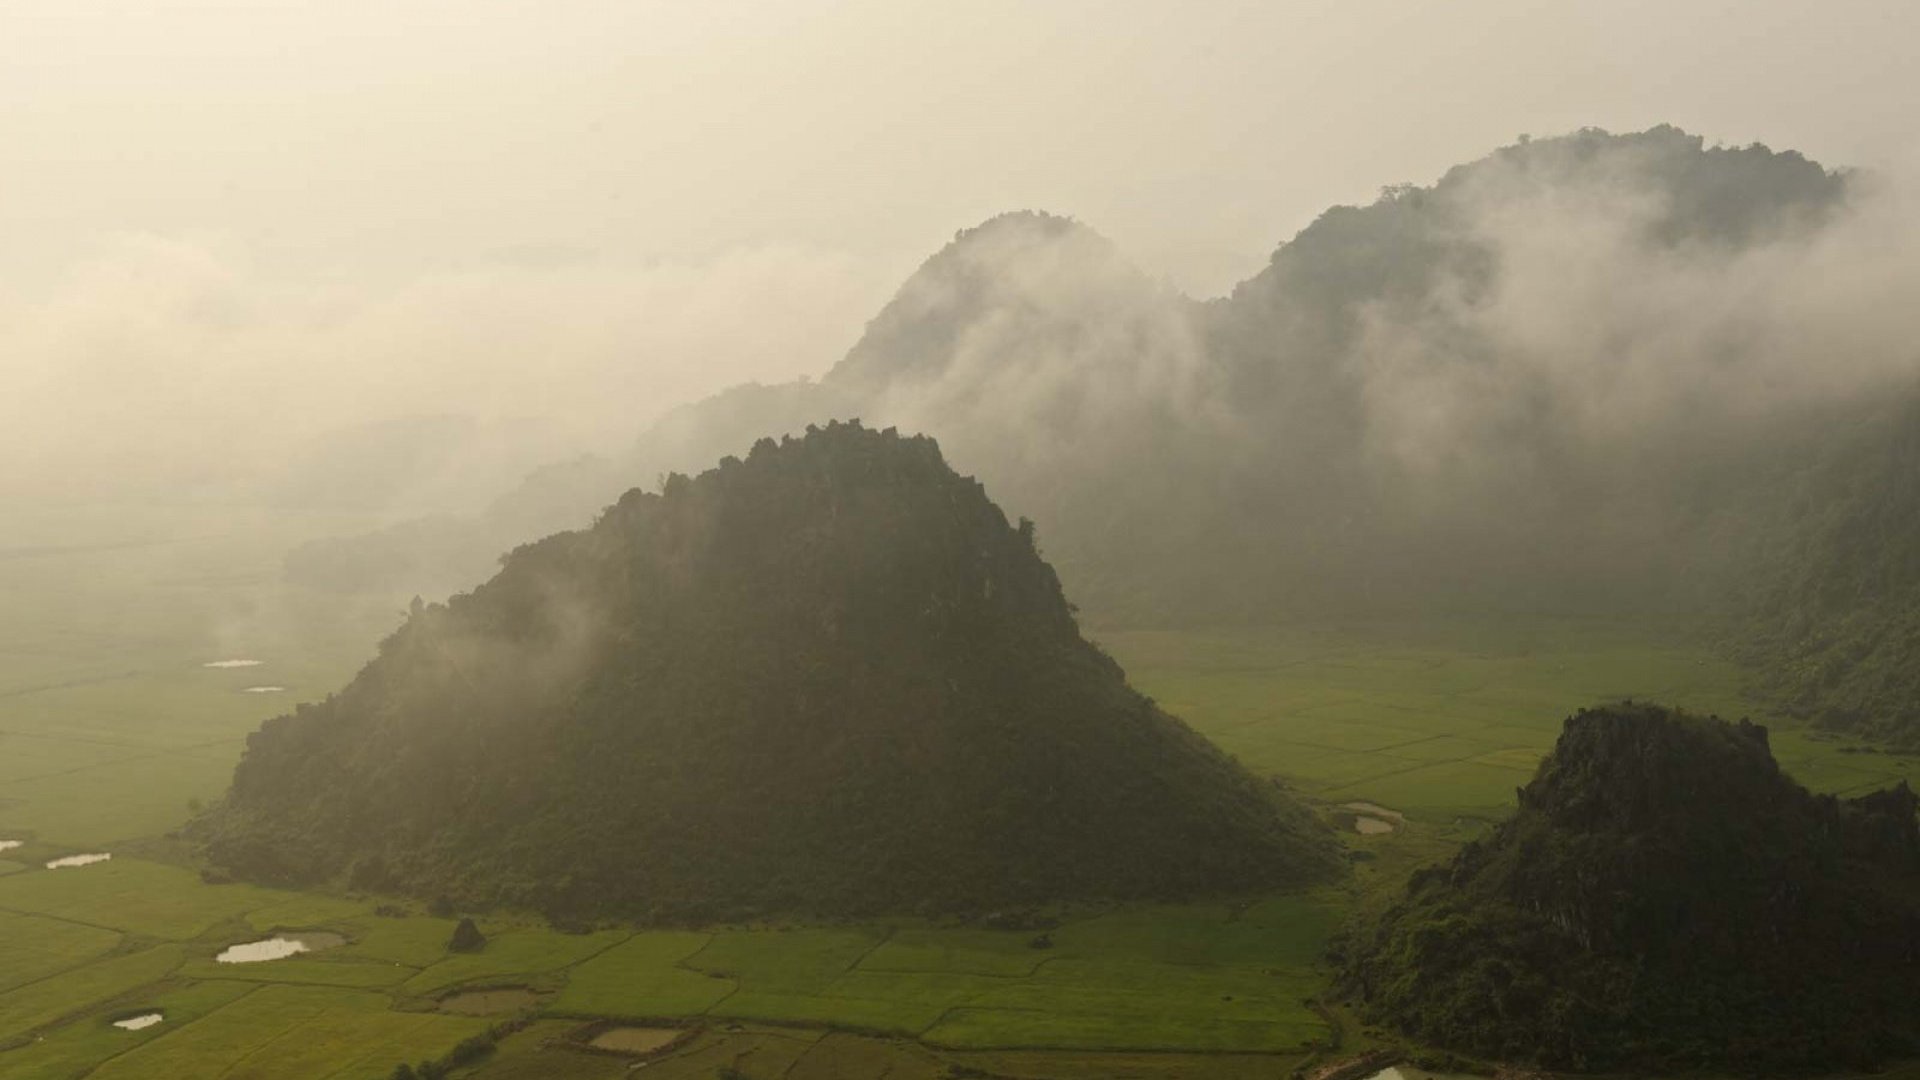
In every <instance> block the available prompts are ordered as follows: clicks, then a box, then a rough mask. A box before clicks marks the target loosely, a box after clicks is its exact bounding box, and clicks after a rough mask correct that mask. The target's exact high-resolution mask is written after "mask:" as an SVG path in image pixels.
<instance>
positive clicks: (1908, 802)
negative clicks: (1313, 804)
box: [1345, 704, 1920, 1072]
mask: <svg viewBox="0 0 1920 1080" xmlns="http://www.w3.org/2000/svg"><path fill="white" fill-rule="evenodd" d="M1917 805H1920V799H1916V797H1915V796H1914V794H1913V793H1912V791H1911V790H1909V789H1908V788H1907V787H1906V786H1905V785H1904V784H1903V785H1901V786H1899V787H1896V788H1892V789H1887V790H1883V791H1878V792H1874V793H1872V794H1869V795H1864V796H1861V797H1859V798H1856V799H1852V800H1837V799H1834V798H1832V797H1830V796H1816V795H1813V794H1811V793H1809V792H1808V791H1807V790H1806V789H1805V788H1802V787H1800V786H1799V785H1798V784H1796V783H1794V782H1793V781H1792V780H1791V779H1790V778H1788V777H1787V776H1786V775H1785V774H1783V773H1782V772H1781V771H1780V769H1779V768H1778V766H1777V765H1776V763H1775V762H1774V759H1773V756H1772V754H1771V752H1770V750H1769V748H1768V736H1767V729H1766V728H1764V727H1761V726H1758V725H1755V724H1752V723H1749V722H1747V721H1741V722H1740V723H1739V724H1729V723H1726V722H1724V721H1721V720H1718V719H1709V718H1701V717H1697V716H1693V715H1690V714H1686V713H1680V712H1674V711H1670V710H1668V709H1665V708H1662V707H1659V706H1653V705H1633V704H1623V705H1615V706H1608V707H1605V708H1601V709H1595V710H1591V711H1583V712H1581V713H1579V714H1576V715H1575V716H1573V717H1571V718H1569V719H1568V720H1567V722H1566V729H1565V732H1564V734H1563V735H1562V736H1561V738H1560V741H1559V743H1558V744H1557V745H1556V746H1555V747H1554V750H1553V753H1552V754H1551V755H1549V756H1548V757H1547V759H1546V760H1545V761H1544V762H1543V763H1542V764H1541V766H1540V769H1539V772H1538V773H1537V774H1536V775H1535V777H1534V779H1533V780H1532V781H1531V782H1530V783H1529V784H1528V785H1527V786H1526V787H1525V788H1522V789H1521V791H1520V793H1519V808H1518V810H1517V812H1516V813H1515V814H1514V816H1513V817H1512V818H1510V819H1509V820H1507V821H1505V822H1503V823H1502V824H1501V825H1499V826H1498V827H1497V828H1496V829H1495V830H1494V831H1493V833H1492V834H1491V835H1489V836H1487V837H1485V838H1483V839H1480V840H1476V841H1474V842H1472V843H1469V844H1468V845H1467V846H1466V847H1465V848H1464V849H1463V850H1461V851H1460V853H1459V854H1458V855H1456V856H1455V857H1454V858H1453V859H1452V860H1451V861H1450V862H1448V863H1447V864H1445V865H1443V866H1438V867H1434V868H1431V869H1428V870H1423V871H1421V872H1420V873H1418V874H1416V875H1414V877H1413V879H1412V882H1411V884H1410V885H1409V888H1408V893H1407V897H1406V900H1405V901H1404V903H1402V904H1400V905H1398V906H1396V907H1394V908H1393V909H1392V910H1390V911H1388V912H1387V913H1386V914H1385V915H1384V916H1383V917H1381V918H1380V919H1379V920H1378V921H1377V922H1375V923H1373V924H1371V925H1366V926H1363V927H1362V928H1360V929H1359V930H1357V931H1356V932H1355V933H1354V935H1353V937H1352V940H1351V941H1350V942H1349V943H1348V945H1347V956H1346V963H1347V968H1346V975H1345V978H1346V981H1347V984H1348V985H1349V986H1350V987H1351V988H1352V989H1353V991H1354V992H1355V993H1356V994H1357V995H1359V997H1360V998H1361V999H1363V1000H1364V1002H1365V1003H1366V1007H1367V1009H1368V1010H1369V1011H1370V1013H1371V1014H1372V1015H1373V1016H1374V1017H1375V1018H1377V1019H1379V1020H1381V1021H1384V1022H1387V1023H1389V1024H1392V1025H1393V1026H1395V1027H1397V1028H1400V1029H1402V1030H1404V1031H1406V1032H1407V1033H1409V1034H1411V1035H1413V1036H1414V1037H1416V1038H1419V1039H1421V1040H1424V1041H1428V1042H1433V1043H1438V1044H1441V1045H1445V1046H1451V1047H1455V1048H1459V1049H1462V1050H1466V1051H1469V1052H1471V1053H1474V1054H1478V1055H1483V1056H1486V1057H1491V1058H1497V1059H1501V1060H1509V1061H1513V1060H1520V1061H1537V1062H1541V1063H1545V1064H1548V1065H1551V1066H1555V1067H1563V1068H1579V1069H1591V1068H1614V1067H1622V1066H1626V1067H1633V1068H1637V1069H1671V1068H1694V1067H1703V1066H1704V1067H1720V1068H1736V1069H1740V1070H1762V1071H1767V1072H1778V1071H1781V1070H1807V1071H1818V1070H1830V1069H1832V1068H1834V1067H1835V1066H1836V1065H1854V1066H1860V1065H1870V1064H1872V1063H1875V1062H1877V1061H1880V1060H1882V1059H1884V1058H1886V1057H1889V1056H1896V1055H1901V1054H1911V1053H1912V1052H1913V1051H1914V1049H1915V1047H1916V1045H1920V1044H1917V1043H1916V1038H1920V1021H1917V1020H1916V1017H1915V1014H1914V1012H1913V1008H1912V1001H1913V996H1914V994H1915V993H1916V991H1920V968H1917V967H1916V966H1915V959H1916V956H1920V824H1917V823H1916V820H1915V810H1916V806H1917Z"/></svg>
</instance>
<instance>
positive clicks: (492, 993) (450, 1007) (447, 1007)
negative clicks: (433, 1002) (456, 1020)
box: [440, 986, 540, 1016]
mask: <svg viewBox="0 0 1920 1080" xmlns="http://www.w3.org/2000/svg"><path fill="white" fill-rule="evenodd" d="M539 1003H540V998H539V995H537V994H535V993H534V992H533V991H531V990H529V989H527V988H526V987H524V986H496V987H491V988H489V989H485V990H462V991H461V992H459V993H457V994H449V995H447V996H446V997H443V998H441V999H440V1011H441V1012H444V1013H454V1014H456V1015H458V1016H497V1015H499V1014H501V1013H515V1012H519V1011H520V1010H522V1009H530V1008H532V1007H534V1006H535V1005H537V1004H539Z"/></svg>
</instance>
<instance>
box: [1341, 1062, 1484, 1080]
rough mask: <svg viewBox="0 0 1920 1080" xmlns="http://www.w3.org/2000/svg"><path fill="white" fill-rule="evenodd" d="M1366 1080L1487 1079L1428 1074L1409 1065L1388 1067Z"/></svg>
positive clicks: (1458, 1074) (1459, 1075) (1451, 1074)
mask: <svg viewBox="0 0 1920 1080" xmlns="http://www.w3.org/2000/svg"><path fill="white" fill-rule="evenodd" d="M1367 1080H1487V1078H1486V1077H1484V1076H1474V1075H1472V1074H1471V1073H1437V1072H1428V1071H1427V1070H1425V1069H1416V1068H1414V1067H1413V1066H1411V1065H1389V1066H1388V1067H1386V1068H1384V1069H1381V1070H1380V1071H1379V1072H1377V1073H1374V1074H1373V1075H1372V1076H1369V1077H1367Z"/></svg>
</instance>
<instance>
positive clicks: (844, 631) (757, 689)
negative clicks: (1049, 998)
mask: <svg viewBox="0 0 1920 1080" xmlns="http://www.w3.org/2000/svg"><path fill="white" fill-rule="evenodd" d="M197 829H198V834H199V835H200V836H201V837H202V838H203V840H204V841H205V842H206V845H207V851H208V854H209V857H210V859H211V860H212V861H213V862H215V863H216V864H219V865H222V866H224V867H227V868H229V869H230V870H231V871H232V872H234V873H236V874H238V875H239V876H243V877H247V878H250V879H254V880H260V881H272V882H288V883H299V882H307V881H313V880H316V879H320V880H325V879H341V880H347V881H351V882H352V883H354V884H355V885H357V886H360V887H366V888H375V889H388V890H399V891H405V892H409V893H413V894H417V895H424V896H439V895H446V896H449V897H451V898H455V899H459V900H462V901H464V902H466V903H468V904H507V905H514V906H529V907H537V908H541V909H544V910H548V911H551V912H556V913H564V914H568V915H581V916H628V917H634V916H638V917H658V918H688V919H703V918H714V917H719V916H721V915H730V914H742V913H754V912H763V913H804V914H813V915H844V914H860V913H869V912H883V911H895V912H898V911H924V912H945V911H982V910H989V909H993V908H1000V907H1006V906H1012V905H1025V904H1038V903H1044V902H1050V901H1062V900H1101V899H1123V898H1146V897H1181V896H1195V895H1201V894H1213V893H1231V892H1242V891H1247V890H1255V889H1262V888H1268V887H1273V886H1278V885H1286V884H1294V883H1299V882H1303V881H1309V880H1315V879H1319V878H1323V877H1326V876H1328V875H1329V874H1331V873H1333V872H1334V867H1335V866H1336V863H1337V860H1336V859H1335V858H1334V856H1333V854H1332V851H1333V849H1334V845H1333V843H1332V841H1331V840H1330V839H1329V838H1328V836H1327V834H1326V832H1325V830H1324V829H1323V828H1322V827H1320V826H1319V825H1318V824H1316V823H1315V822H1314V820H1313V819H1312V817H1311V816H1310V815H1309V814H1308V813H1307V812H1306V811H1305V810H1304V809H1302V808H1301V807H1300V806H1299V805H1298V804H1296V803H1295V802H1293V801H1292V800H1291V799H1290V797H1288V796H1287V795H1286V794H1285V793H1284V792H1283V791H1282V790H1280V789H1279V788H1278V787H1277V786H1276V785H1275V784H1273V783H1271V782H1268V781H1265V780H1261V779H1257V778H1255V777H1253V776H1251V775H1249V774H1248V773H1247V772H1245V771H1244V770H1243V769H1241V768H1240V767H1239V766H1238V765H1236V764H1235V763H1234V762H1233V761H1231V760H1230V759H1228V758H1227V757H1226V756H1224V755H1223V754H1221V753H1220V752H1219V751H1218V750H1216V749H1214V748H1213V747H1212V745H1211V744H1209V743H1208V742H1206V741H1205V740H1204V739H1203V738H1201V737H1200V736H1199V735H1197V734H1196V733H1194V732H1193V731H1192V730H1191V729H1189V728H1187V727H1186V726H1185V725H1184V724H1182V723H1181V722H1179V721H1178V720H1175V719H1173V718H1172V717H1170V716H1167V715H1166V714H1165V713H1163V712H1161V711H1160V710H1159V709H1157V708H1156V707H1155V706H1154V705H1153V703H1152V702H1151V701H1149V700H1147V699H1146V698H1144V697H1142V696H1140V695H1139V694H1137V693H1135V692H1134V691H1133V690H1131V689H1129V688H1128V687H1127V685H1126V681H1125V677H1124V675H1123V673H1122V672H1121V671H1120V669H1119V667H1118V666H1117V665H1116V664H1115V663H1114V662H1113V661H1112V660H1111V659H1109V658H1108V657H1107V656H1106V655H1105V654H1104V653H1102V652H1101V651H1100V650H1099V649H1098V648H1096V647H1095V646H1093V645H1091V644H1089V643H1088V642H1087V641H1086V640H1085V639H1083V638H1082V637H1081V636H1080V633H1079V631H1078V629H1077V628H1076V626H1075V623H1074V619H1073V616H1072V615H1071V613H1070V609H1069V606H1068V604H1067V602H1066V600H1065V597H1064V595H1063V594H1062V591H1061V588H1060V583H1059V581H1058V579H1057V578H1056V577H1055V576H1054V573H1053V571H1052V570H1051V569H1050V568H1049V567H1048V566H1047V564H1046V563H1045V562H1043V561H1042V560H1041V558H1040V556H1039V554H1038V552H1037V550H1036V548H1035V544H1034V531H1033V527H1032V525H1031V523H1029V522H1026V521H1024V520H1023V521H1021V522H1020V523H1019V524H1018V525H1017V526H1016V525H1010V524H1009V523H1008V521H1007V519H1006V517H1005V516H1004V515H1003V514H1002V513H1001V512H1000V510H999V509H998V508H997V507H995V506H994V504H993V503H992V502H991V501H989V500H988V498H987V496H986V494H985V492H984V490H983V489H982V487H981V486H980V485H979V484H978V483H977V482H975V481H972V480H970V479H966V478H963V477H961V476H959V475H957V474H955V473H954V472H953V471H952V470H951V469H950V468H949V467H948V466H947V464H946V463H945V461H944V460H943V459H942V457H941V454H940V451H939V448H938V447H937V446H936V445H935V443H934V442H933V441H932V440H931V439H927V438H924V437H912V438H910V437H902V436H899V435H897V434H896V433H894V432H892V431H886V432H876V431H872V430H869V429H866V428H863V427H861V426H859V425H857V424H831V425H829V426H827V427H825V428H816V429H810V430H809V431H808V432H807V433H806V434H805V435H804V436H802V437H800V438H789V439H786V440H784V441H782V442H780V443H775V442H774V441H772V440H771V439H763V440H761V441H759V442H758V443H756V444H754V447H753V451H752V453H751V454H749V455H748V456H747V457H746V458H745V459H744V460H741V459H735V458H727V459H724V460H723V461H722V462H721V464H720V466H719V467H718V468H715V469H712V470H709V471H707V472H705V473H703V474H701V475H700V476H698V477H697V478H693V479H689V478H687V477H685V476H683V475H679V474H675V475H672V476H669V477H667V478H666V480H665V481H664V483H663V485H662V490H661V491H660V492H659V493H647V492H642V491H638V490H634V491H629V492H628V493H627V494H625V495H624V496H622V497H621V498H620V500H619V501H618V502H617V503H615V504H614V505H613V506H611V507H609V508H608V509H607V510H606V511H605V512H604V513H603V514H602V515H601V516H600V518H599V519H598V521H596V522H595V523H594V524H593V526H592V527H590V528H588V529H584V530H581V531H578V532H569V533H561V534H558V535H555V536H551V537H548V538H547V539H544V540H541V541H539V542H537V543H533V544H529V545H526V546H524V547H522V548H519V549H518V550H516V551H515V552H513V554H512V555H511V556H510V557H508V558H507V560H506V561H505V565H504V566H503V568H502V569H501V571H500V572H499V573H498V574H497V575H496V576H495V577H494V578H493V579H492V580H490V581H488V582H487V583H485V584H484V585H482V586H480V587H479V588H477V589H475V590H474V591H473V592H472V593H470V594H462V595H458V596H455V597H453V598H452V599H451V600H450V601H449V602H448V603H447V604H445V605H438V604H436V605H417V606H416V609H415V610H414V612H413V614H412V616H411V617H410V618H409V619H408V621H407V622H406V624H405V625H403V626H402V627H401V628H400V629H399V630H398V631H397V632H396V633H394V634H393V635H392V636H391V637H390V638H388V639H387V640H386V641H385V642H383V643H382V645H381V647H380V651H379V655H378V656H377V657H376V658H375V659H374V660H373V661H372V662H371V663H369V664H368V665H367V666H366V668H365V669H364V670H362V671H361V673H360V674H359V675H358V676H357V677H356V678H355V679H354V680H353V682H352V683H351V684H350V685H348V686H347V687H346V688H345V689H344V690H342V691H341V692H340V693H339V694H337V695H334V696H331V697H329V698H328V699H327V700H326V701H324V702H322V703H320V704H318V705H310V706H302V707H301V708H299V709H298V710H296V711H295V712H294V713H292V714H291V715H287V716H282V717H279V718H276V719H274V720H271V721H269V722H268V723H267V724H265V725H264V726H263V727H262V728H261V729H260V731H258V732H257V733H255V734H254V735H253V736H251V737H250V738H249V740H248V745H247V750H246V754H245V756H244V758H243V760H242V761H241V764H240V766H239V768H238V769H237V770H236V771H235V774H234V780H233V786H232V789H231V791H230V792H229V794H228V796H227V798H226V800H225V802H224V804H223V805H222V806H221V807H219V808H217V809H216V810H215V811H214V812H212V813H211V814H210V815H209V816H208V817H207V818H205V819H204V820H202V821H201V823H200V824H199V825H198V826H197Z"/></svg>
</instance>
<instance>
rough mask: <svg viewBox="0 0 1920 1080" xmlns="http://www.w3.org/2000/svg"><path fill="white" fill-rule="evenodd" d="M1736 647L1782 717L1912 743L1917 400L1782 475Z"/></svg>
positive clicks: (1919, 591) (1917, 597)
mask: <svg viewBox="0 0 1920 1080" xmlns="http://www.w3.org/2000/svg"><path fill="white" fill-rule="evenodd" d="M1780 516H1781V518H1782V519H1783V520H1782V523H1781V524H1780V525H1779V526H1778V527H1776V528H1775V529H1774V530H1773V533H1772V535H1774V536H1776V537H1778V540H1777V543H1776V546H1775V548H1774V549H1773V550H1772V551H1770V552H1769V553H1768V562H1767V564H1766V568H1765V572H1764V573H1763V574H1761V575H1758V577H1757V580H1756V581H1755V583H1754V584H1753V587H1752V590H1751V592H1752V596H1751V598H1750V600H1749V602H1748V605H1747V609H1748V613H1747V617H1746V621H1745V623H1744V625H1743V627H1742V630H1741V633H1740V634H1739V636H1738V638H1737V648H1738V650H1739V651H1740V653H1741V655H1742V656H1743V657H1744V658H1745V659H1746V660H1747V661H1748V662H1749V663H1750V665H1751V666H1752V667H1753V669H1754V671H1755V672H1756V675H1757V678H1758V680H1759V683H1760V686H1761V688H1762V689H1763V690H1764V691H1765V692H1766V693H1768V694H1769V696H1771V697H1773V698H1774V699H1776V700H1778V701H1779V702H1781V703H1782V705H1783V706H1785V707H1787V708H1789V709H1791V710H1793V711H1794V712H1796V713H1798V714H1801V715H1805V716H1810V717H1814V718H1816V719H1818V720H1819V721H1820V722H1821V723H1823V724H1825V725H1827V726H1830V727H1834V728H1839V729H1843V730H1848V731H1853V732H1857V733H1860V734H1863V735H1866V736H1869V737H1872V738H1876V739H1882V740H1886V741H1890V742H1895V743H1903V744H1907V745H1913V744H1916V743H1920V402H1916V401H1913V400H1902V401H1897V402H1895V403H1894V404H1893V405H1892V406H1890V407H1888V408H1885V409H1883V410H1881V411H1880V413H1879V414H1878V415H1874V416H1871V417H1869V418H1867V420H1866V422H1864V423H1861V424H1859V425H1857V426H1856V427H1855V428H1853V429H1851V430H1849V431H1846V432H1844V433H1841V434H1838V435H1836V436H1835V437H1834V438H1833V439H1832V443H1831V445H1830V446H1828V447H1826V448H1824V449H1823V451H1822V452H1821V453H1819V454H1818V455H1815V456H1813V457H1811V459H1810V463H1809V465H1808V466H1807V467H1806V468H1804V469H1803V470H1802V471H1801V472H1800V474H1799V475H1797V476H1796V477H1794V482H1793V484H1792V486H1791V487H1790V488H1789V489H1788V498H1787V500H1786V505H1785V506H1784V507H1783V508H1782V510H1781V511H1780Z"/></svg>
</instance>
